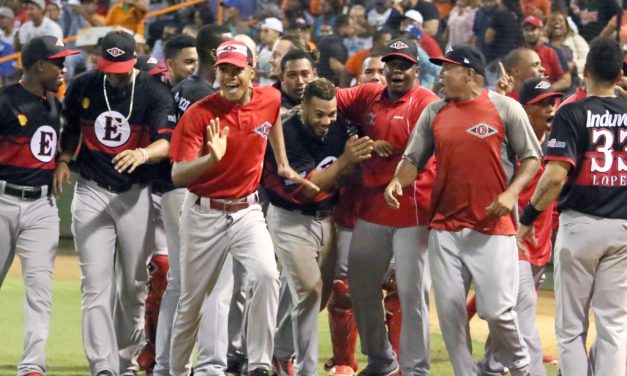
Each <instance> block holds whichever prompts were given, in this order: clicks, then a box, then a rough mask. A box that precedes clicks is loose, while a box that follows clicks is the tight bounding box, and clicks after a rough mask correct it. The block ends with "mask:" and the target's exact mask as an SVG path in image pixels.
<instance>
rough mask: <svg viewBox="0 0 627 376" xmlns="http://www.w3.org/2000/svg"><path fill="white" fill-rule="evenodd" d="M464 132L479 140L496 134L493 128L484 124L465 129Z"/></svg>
mask: <svg viewBox="0 0 627 376" xmlns="http://www.w3.org/2000/svg"><path fill="white" fill-rule="evenodd" d="M466 132H468V133H470V134H471V135H473V136H476V137H479V138H486V137H488V136H492V135H493V134H496V133H497V132H496V129H495V128H494V127H493V126H491V125H488V124H485V123H479V124H476V125H473V126H472V127H470V128H468V129H466Z"/></svg>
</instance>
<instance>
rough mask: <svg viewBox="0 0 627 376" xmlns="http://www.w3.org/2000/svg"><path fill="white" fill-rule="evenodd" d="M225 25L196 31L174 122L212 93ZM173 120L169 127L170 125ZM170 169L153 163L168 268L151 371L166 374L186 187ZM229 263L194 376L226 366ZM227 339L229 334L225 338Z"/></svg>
mask: <svg viewBox="0 0 627 376" xmlns="http://www.w3.org/2000/svg"><path fill="white" fill-rule="evenodd" d="M230 35H231V34H230V33H229V32H228V29H226V28H224V27H222V26H218V25H207V26H203V27H202V28H201V29H200V30H199V31H198V36H197V44H196V49H197V53H198V57H199V65H198V69H197V70H196V72H194V74H193V75H191V76H189V77H188V78H186V79H184V80H183V81H181V82H180V83H179V84H178V85H177V86H176V87H174V89H172V92H173V95H174V98H175V101H176V103H177V110H176V119H175V120H176V121H178V120H179V119H180V118H181V117H182V116H183V113H185V111H187V109H189V107H190V105H191V104H193V103H195V102H197V101H199V100H201V99H202V98H204V97H206V96H207V95H210V94H212V93H214V92H215V91H216V90H215V89H214V88H213V82H214V81H215V68H214V67H213V65H214V63H215V59H216V57H215V53H216V52H215V50H216V48H217V47H218V46H219V45H220V43H221V42H222V41H223V40H230V39H231V38H230ZM176 121H175V122H174V124H173V125H175V124H176ZM171 175H172V168H171V165H170V163H169V161H168V162H167V163H163V162H162V163H161V164H160V165H159V177H160V178H159V180H158V181H159V183H158V185H159V186H160V188H159V189H160V191H162V192H163V194H162V199H161V201H162V203H163V205H162V209H163V213H164V214H166V215H164V227H165V228H166V233H167V235H168V236H167V238H168V256H169V260H170V271H169V274H168V284H167V288H166V291H165V294H164V296H163V304H162V305H161V309H160V311H159V318H160V325H158V326H157V340H156V345H157V356H156V363H157V364H156V365H155V368H154V374H155V375H161V376H167V375H169V374H170V342H171V335H172V323H173V320H174V314H175V312H176V305H177V303H178V300H179V297H180V286H181V277H180V275H181V272H180V263H179V259H180V251H179V249H180V239H179V231H180V218H179V217H180V212H181V207H182V205H183V200H184V198H185V193H186V192H187V190H186V189H185V188H175V187H174V185H173V184H172V180H171ZM231 262H232V260H231V258H230V256H229V257H228V260H227V262H226V264H227V265H225V267H224V268H223V271H222V273H221V274H220V277H219V282H218V283H217V284H216V288H215V289H214V291H213V292H212V294H211V295H210V296H209V298H208V299H207V301H206V302H205V304H204V306H203V309H202V312H203V316H202V319H201V323H200V333H201V335H199V336H198V362H197V364H196V367H195V369H194V374H195V375H215V374H222V373H224V370H225V368H226V363H227V360H226V353H227V348H226V345H227V342H226V341H225V338H227V336H228V333H227V331H226V330H227V326H228V323H227V320H228V315H229V304H230V301H231V286H232V285H233V276H232V275H233V273H232V271H229V267H228V264H230V263H231ZM229 338H230V336H229Z"/></svg>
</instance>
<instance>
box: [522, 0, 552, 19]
mask: <svg viewBox="0 0 627 376" xmlns="http://www.w3.org/2000/svg"><path fill="white" fill-rule="evenodd" d="M520 10H521V11H522V14H523V17H527V16H536V17H538V18H540V19H541V20H543V21H546V20H548V18H549V16H550V15H551V0H520Z"/></svg>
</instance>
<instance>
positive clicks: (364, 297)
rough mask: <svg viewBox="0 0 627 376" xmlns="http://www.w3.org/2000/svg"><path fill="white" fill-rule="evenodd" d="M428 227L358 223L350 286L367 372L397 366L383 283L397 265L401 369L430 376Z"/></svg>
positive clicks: (354, 231)
mask: <svg viewBox="0 0 627 376" xmlns="http://www.w3.org/2000/svg"><path fill="white" fill-rule="evenodd" d="M427 234H428V230H427V228H426V227H424V226H411V227H400V228H397V227H389V226H382V225H378V224H374V223H370V222H367V221H364V220H361V219H360V220H358V221H357V223H356V224H355V228H354V229H353V237H352V240H351V245H350V251H349V255H348V283H349V286H350V291H351V299H352V303H353V312H354V314H355V322H356V323H357V328H358V331H359V337H360V340H361V349H362V352H363V353H364V354H366V355H367V356H368V368H367V370H368V371H369V372H374V373H385V372H389V371H392V370H394V369H395V368H397V367H398V366H399V365H398V363H397V361H396V357H395V356H394V352H393V350H392V347H391V345H390V342H389V340H388V333H387V330H386V328H385V319H384V311H383V306H382V300H383V294H382V291H381V282H382V281H383V278H384V276H385V275H386V273H387V272H388V270H389V266H390V261H391V259H392V257H394V258H395V260H396V283H397V286H398V295H399V298H400V302H401V308H402V311H403V321H402V324H401V325H402V331H401V344H400V348H401V354H400V368H401V369H402V371H403V372H404V374H405V375H427V374H428V373H429V366H430V362H429V290H430V288H431V277H430V274H429V265H428V261H427V259H428V257H427V253H428V252H427Z"/></svg>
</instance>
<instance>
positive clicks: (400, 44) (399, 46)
mask: <svg viewBox="0 0 627 376" xmlns="http://www.w3.org/2000/svg"><path fill="white" fill-rule="evenodd" d="M390 48H393V49H395V50H402V49H404V48H409V46H408V45H406V44H405V43H403V42H401V41H400V40H399V41H396V42H394V43H393V44H392V45H391V46H390Z"/></svg>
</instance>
